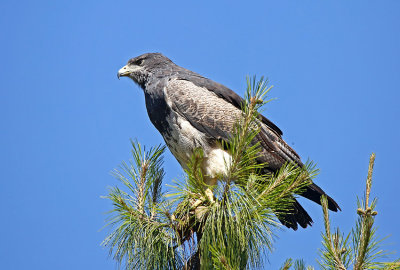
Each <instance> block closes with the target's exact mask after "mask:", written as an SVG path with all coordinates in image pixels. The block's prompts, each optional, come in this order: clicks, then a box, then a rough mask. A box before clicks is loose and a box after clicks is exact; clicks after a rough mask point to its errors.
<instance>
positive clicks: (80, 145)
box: [0, 0, 400, 269]
mask: <svg viewBox="0 0 400 270" xmlns="http://www.w3.org/2000/svg"><path fill="white" fill-rule="evenodd" d="M198 2H203V3H201V4H200V3H194V2H193V1H179V2H177V1H157V2H153V1H1V3H0V13H1V16H0V27H1V42H0V53H1V65H0V69H1V72H0V84H1V92H0V113H1V115H2V117H1V132H0V142H1V151H0V153H1V159H0V164H1V165H0V166H1V174H2V177H1V178H2V179H1V182H0V213H1V222H0V231H1V233H2V236H1V242H0V258H1V260H0V268H1V269H115V264H114V262H113V261H112V260H111V259H110V258H108V253H107V252H108V251H107V250H106V249H104V248H102V247H100V242H101V241H102V240H103V238H104V237H105V236H106V233H107V230H103V231H99V230H100V229H101V228H102V227H103V225H104V219H105V218H106V216H105V215H104V213H105V212H106V211H108V210H110V209H111V204H110V203H109V202H108V201H106V200H104V199H101V198H100V196H101V195H105V194H106V193H107V187H108V186H114V185H116V184H118V182H117V180H115V179H114V178H113V177H112V176H110V174H109V172H110V171H111V170H112V169H113V168H115V167H117V166H118V164H120V162H121V161H122V160H127V159H128V158H129V152H130V142H129V139H130V138H137V139H138V140H139V141H140V142H142V143H143V144H145V145H148V146H151V145H156V144H159V143H161V142H162V138H161V136H160V135H159V134H158V132H157V131H156V129H155V128H154V127H153V126H152V125H151V123H150V121H149V119H148V116H147V113H146V111H145V105H144V98H143V94H142V91H141V90H140V89H139V88H138V87H137V86H135V85H134V84H133V83H132V82H131V81H129V80H128V79H125V78H124V79H121V80H120V81H118V80H117V77H116V74H117V71H118V69H119V68H120V67H122V66H123V65H125V63H126V62H127V60H128V59H129V58H131V57H134V56H137V55H139V54H142V53H145V52H162V53H163V54H165V55H166V56H168V57H170V58H171V59H172V60H173V61H175V62H176V63H177V64H179V65H181V66H184V67H186V68H188V69H191V70H193V71H196V72H198V73H200V74H202V75H204V76H206V77H209V78H211V79H213V80H215V81H218V82H220V83H223V84H225V85H226V86H228V87H230V88H232V89H234V90H235V91H237V92H238V93H239V94H241V95H242V94H243V92H244V87H245V76H246V75H259V76H261V75H265V76H267V77H268V78H269V79H270V81H271V84H273V85H274V86H275V87H274V89H273V91H272V92H271V97H276V98H277V100H275V101H273V102H272V103H270V104H268V106H267V108H266V111H265V115H266V116H267V117H268V118H270V119H271V120H272V121H274V122H275V123H276V124H277V125H278V126H279V127H280V128H281V129H282V130H283V132H284V139H285V140H286V141H287V142H288V143H289V144H290V145H291V146H292V147H293V148H294V149H295V150H296V151H297V152H298V153H299V154H300V155H301V156H302V158H303V160H306V159H307V158H310V159H312V160H314V161H315V162H317V163H318V166H319V168H320V169H321V173H320V175H319V177H318V178H317V179H316V182H317V183H318V184H319V185H320V186H321V187H323V188H324V189H325V190H326V191H327V192H328V193H329V194H330V195H331V196H332V197H334V198H335V199H336V200H337V202H338V203H339V204H340V206H341V207H342V209H343V211H342V212H340V213H338V214H332V218H333V223H334V224H340V225H341V227H342V228H343V229H344V230H345V231H346V232H348V231H349V230H350V228H351V226H352V225H353V224H354V220H355V218H356V213H355V203H356V195H362V192H363V190H364V182H365V178H366V174H367V166H368V159H369V155H370V153H371V152H372V151H374V152H376V154H377V159H376V166H375V174H374V184H373V195H375V196H377V197H379V203H378V209H377V210H378V212H379V215H378V216H377V220H376V223H377V225H378V226H379V231H378V232H379V235H380V236H382V237H383V236H387V235H390V234H391V235H392V237H390V238H389V240H387V241H386V243H388V244H390V245H389V246H388V249H390V250H394V251H397V252H398V251H399V249H400V232H399V228H400V217H399V208H400V203H399V200H398V198H399V189H400V184H399V179H398V178H399V176H398V174H397V173H398V171H399V166H400V155H399V154H398V152H399V150H400V143H399V138H400V128H399V123H400V121H399V117H400V106H399V99H400V94H399V91H400V32H399V29H400V16H399V14H400V2H399V1H394V0H393V1H365V0H363V1H258V2H252V3H251V4H250V3H246V4H245V2H244V1H240V2H235V1H198ZM166 170H167V177H166V182H168V181H170V179H173V178H180V177H181V175H182V171H181V169H180V167H179V165H178V163H177V162H176V161H175V159H174V158H173V157H172V156H171V154H170V153H169V152H168V153H167V155H166ZM302 203H303V204H304V206H305V208H306V209H307V211H309V213H310V214H311V216H312V217H313V219H314V221H315V223H314V225H313V227H312V228H308V229H306V230H298V231H296V232H293V231H289V230H284V231H281V232H278V236H279V239H278V241H277V244H276V246H275V248H276V250H275V252H274V253H273V254H271V255H270V256H269V260H270V266H271V268H272V269H277V268H278V265H281V263H282V262H283V261H284V260H285V259H286V258H287V257H289V256H290V257H294V258H304V259H305V260H306V262H307V263H311V264H313V265H316V263H315V258H316V257H317V249H318V248H320V247H321V245H320V241H321V238H320V232H321V231H322V229H323V222H322V219H321V209H320V207H318V206H317V205H316V204H313V203H311V202H306V201H305V200H302ZM397 255H399V254H397Z"/></svg>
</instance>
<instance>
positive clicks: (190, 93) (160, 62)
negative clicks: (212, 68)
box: [118, 53, 340, 230]
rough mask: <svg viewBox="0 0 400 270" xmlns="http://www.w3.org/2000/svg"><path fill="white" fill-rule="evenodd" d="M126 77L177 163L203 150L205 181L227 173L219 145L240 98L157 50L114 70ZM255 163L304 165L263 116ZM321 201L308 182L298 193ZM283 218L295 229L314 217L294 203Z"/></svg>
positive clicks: (272, 169)
mask: <svg viewBox="0 0 400 270" xmlns="http://www.w3.org/2000/svg"><path fill="white" fill-rule="evenodd" d="M121 76H127V77H129V78H131V79H132V80H133V81H134V82H136V83H137V84H138V85H139V86H140V87H141V88H142V89H143V91H144V95H145V100H146V108H147V112H148V115H149V117H150V120H151V122H152V123H153V124H154V126H155V127H156V128H157V130H158V131H159V132H160V133H161V135H162V136H163V138H164V140H165V142H166V144H167V146H168V148H169V149H170V150H171V152H172V154H173V155H174V156H175V157H176V159H177V160H178V162H179V163H180V164H181V166H183V167H185V166H186V164H187V162H188V161H189V159H190V157H191V155H192V153H193V150H194V149H196V148H198V147H201V148H202V149H203V151H204V161H203V169H204V173H205V175H208V176H209V178H208V179H209V180H208V184H216V176H217V175H221V174H222V175H223V174H224V172H226V165H225V164H226V160H229V159H230V154H229V152H227V151H226V150H224V149H223V148H221V144H220V143H217V142H218V141H220V140H228V139H229V138H230V134H231V133H232V130H233V125H234V123H235V122H236V121H237V120H238V117H240V116H241V115H242V113H241V104H242V102H243V99H242V98H241V97H239V96H238V95H237V94H236V93H235V92H233V91H232V90H230V89H229V88H227V87H225V86H223V85H222V84H219V83H216V82H214V81H212V80H210V79H207V78H204V77H203V76H201V75H199V74H197V73H195V72H192V71H190V70H187V69H185V68H182V67H180V66H178V65H176V64H174V63H173V62H172V61H171V60H170V59H168V58H167V57H165V56H164V55H162V54H160V53H146V54H143V55H140V56H138V57H136V58H132V59H130V60H129V61H128V64H127V65H126V66H124V67H123V68H121V69H120V70H119V71H118V78H119V77H121ZM261 125H262V126H261V131H260V133H259V135H257V137H256V140H257V141H258V142H259V143H260V145H261V147H262V150H261V153H262V155H261V157H260V158H259V159H260V160H259V162H263V163H267V168H266V170H268V171H269V172H276V171H277V170H279V169H280V168H281V166H282V165H283V164H285V163H286V162H294V163H295V164H298V165H299V166H303V163H302V162H301V160H300V157H299V156H298V155H297V153H296V152H295V151H294V150H293V149H292V148H291V147H290V146H288V145H287V144H286V142H285V141H284V140H283V139H282V131H281V130H280V129H279V128H278V127H277V126H276V125H275V124H273V123H272V122H271V121H270V120H268V119H267V118H265V117H264V116H262V124H261ZM301 195H302V196H304V197H306V198H307V199H310V200H312V201H314V202H316V203H320V197H321V195H326V194H325V192H324V191H323V190H322V189H321V188H320V187H318V186H317V185H316V184H311V185H309V186H308V187H307V189H306V190H305V191H304V192H303V193H302V194H301ZM327 198H328V207H329V209H330V210H332V211H335V212H336V211H337V210H338V209H340V208H339V206H338V204H337V203H336V202H335V201H334V200H333V199H332V198H330V197H329V196H327ZM280 220H281V222H282V223H283V224H284V225H285V226H287V227H289V228H292V229H294V230H296V229H297V227H298V224H299V225H300V226H301V227H303V228H305V227H307V225H311V223H312V219H311V217H310V216H309V215H308V213H307V212H306V211H305V210H304V208H303V207H302V206H301V205H300V204H299V203H298V202H297V201H295V202H294V205H293V211H292V212H291V213H289V214H287V215H285V217H283V218H282V217H281V218H280Z"/></svg>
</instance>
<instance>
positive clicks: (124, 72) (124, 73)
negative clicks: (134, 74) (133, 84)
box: [117, 65, 131, 80]
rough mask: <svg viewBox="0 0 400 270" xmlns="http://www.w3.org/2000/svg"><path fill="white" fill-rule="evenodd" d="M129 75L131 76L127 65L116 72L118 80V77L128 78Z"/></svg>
mask: <svg viewBox="0 0 400 270" xmlns="http://www.w3.org/2000/svg"><path fill="white" fill-rule="evenodd" d="M129 74H131V71H130V69H129V67H128V65H126V66H124V67H122V68H121V69H120V70H118V73H117V77H118V80H119V78H120V77H124V76H129Z"/></svg>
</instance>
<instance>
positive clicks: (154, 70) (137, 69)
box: [117, 53, 175, 88]
mask: <svg viewBox="0 0 400 270" xmlns="http://www.w3.org/2000/svg"><path fill="white" fill-rule="evenodd" d="M173 66H175V64H174V63H173V62H172V61H171V60H170V59H169V58H167V57H165V56H164V55H162V54H161V53H145V54H142V55H140V56H138V57H135V58H132V59H130V60H129V61H128V64H126V66H124V67H122V68H121V69H120V70H119V71H118V75H117V76H118V79H119V78H120V77H129V78H131V79H132V80H133V81H134V82H136V83H137V84H139V85H140V86H141V87H142V88H143V87H144V85H145V83H146V82H147V80H148V79H149V77H150V76H152V75H157V74H158V73H160V72H165V71H167V70H168V69H172V67H173Z"/></svg>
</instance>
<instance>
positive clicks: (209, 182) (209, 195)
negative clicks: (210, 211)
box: [204, 177, 218, 202]
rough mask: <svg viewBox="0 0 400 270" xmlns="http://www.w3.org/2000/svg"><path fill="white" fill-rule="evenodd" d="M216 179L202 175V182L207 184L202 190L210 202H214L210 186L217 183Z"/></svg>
mask: <svg viewBox="0 0 400 270" xmlns="http://www.w3.org/2000/svg"><path fill="white" fill-rule="evenodd" d="M217 181H218V180H217V178H216V177H204V183H205V184H206V185H207V188H206V190H205V191H204V193H205V194H206V196H207V198H208V200H209V201H210V202H214V194H213V192H212V190H211V188H210V187H211V186H215V185H216V184H217Z"/></svg>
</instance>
